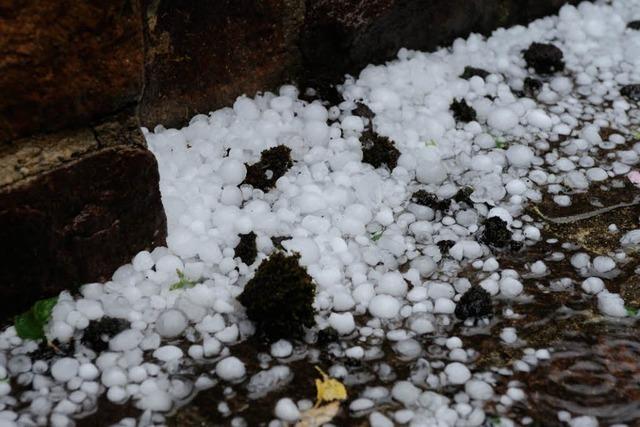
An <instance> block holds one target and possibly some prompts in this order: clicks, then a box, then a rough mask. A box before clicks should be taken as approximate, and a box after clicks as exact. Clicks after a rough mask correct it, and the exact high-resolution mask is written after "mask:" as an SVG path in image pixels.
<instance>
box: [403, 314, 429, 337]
mask: <svg viewBox="0 0 640 427" xmlns="http://www.w3.org/2000/svg"><path fill="white" fill-rule="evenodd" d="M409 329H411V330H412V331H413V332H415V333H416V334H419V335H422V334H428V333H430V332H433V331H434V330H435V327H434V326H433V323H432V322H431V321H430V320H429V319H427V318H425V317H418V318H415V319H413V320H412V321H411V323H410V326H409Z"/></svg>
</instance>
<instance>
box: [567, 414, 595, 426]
mask: <svg viewBox="0 0 640 427" xmlns="http://www.w3.org/2000/svg"><path fill="white" fill-rule="evenodd" d="M599 425H600V424H599V423H598V420H597V419H596V417H591V416H589V415H582V416H580V417H575V418H572V419H571V420H569V427H598V426H599Z"/></svg>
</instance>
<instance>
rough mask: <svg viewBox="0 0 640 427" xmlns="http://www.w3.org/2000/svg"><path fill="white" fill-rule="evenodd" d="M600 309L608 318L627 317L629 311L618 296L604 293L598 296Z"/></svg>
mask: <svg viewBox="0 0 640 427" xmlns="http://www.w3.org/2000/svg"><path fill="white" fill-rule="evenodd" d="M598 309H599V310H600V311H601V312H602V313H603V314H606V315H607V316H612V317H625V316H626V315H627V309H626V308H625V307H624V300H623V299H622V297H620V295H618V294H612V293H609V292H606V291H602V292H600V293H599V294H598Z"/></svg>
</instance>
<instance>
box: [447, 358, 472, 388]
mask: <svg viewBox="0 0 640 427" xmlns="http://www.w3.org/2000/svg"><path fill="white" fill-rule="evenodd" d="M444 373H445V374H446V375H447V378H448V379H449V382H450V383H451V384H464V383H466V382H467V381H469V378H471V372H470V371H469V368H467V367H466V366H464V365H463V364H462V363H460V362H453V363H449V364H448V365H447V366H446V367H445V368H444Z"/></svg>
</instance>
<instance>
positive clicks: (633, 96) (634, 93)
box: [620, 84, 640, 102]
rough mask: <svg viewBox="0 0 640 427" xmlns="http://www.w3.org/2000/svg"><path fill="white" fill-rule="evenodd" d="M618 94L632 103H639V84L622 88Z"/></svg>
mask: <svg viewBox="0 0 640 427" xmlns="http://www.w3.org/2000/svg"><path fill="white" fill-rule="evenodd" d="M620 94H621V95H622V96H624V97H625V98H628V99H630V100H632V101H636V102H638V101H640V84H632V85H626V86H623V87H622V89H620Z"/></svg>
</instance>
